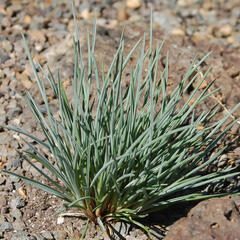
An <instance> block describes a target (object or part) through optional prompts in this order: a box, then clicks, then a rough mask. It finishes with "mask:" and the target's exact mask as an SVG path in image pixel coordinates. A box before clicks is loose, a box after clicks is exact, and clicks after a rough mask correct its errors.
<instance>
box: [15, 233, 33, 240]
mask: <svg viewBox="0 0 240 240" xmlns="http://www.w3.org/2000/svg"><path fill="white" fill-rule="evenodd" d="M28 235H29V234H28V232H26V231H18V232H16V233H14V234H13V236H12V238H11V240H29V237H28Z"/></svg>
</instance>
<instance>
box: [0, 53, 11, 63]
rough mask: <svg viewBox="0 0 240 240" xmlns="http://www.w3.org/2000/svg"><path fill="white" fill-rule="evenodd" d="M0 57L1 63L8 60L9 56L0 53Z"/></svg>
mask: <svg viewBox="0 0 240 240" xmlns="http://www.w3.org/2000/svg"><path fill="white" fill-rule="evenodd" d="M0 59H1V63H2V64H3V63H5V62H6V61H7V60H9V59H10V57H9V56H8V55H1V57H0Z"/></svg>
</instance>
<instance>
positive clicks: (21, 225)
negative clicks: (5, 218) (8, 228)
mask: <svg viewBox="0 0 240 240" xmlns="http://www.w3.org/2000/svg"><path fill="white" fill-rule="evenodd" d="M25 227H26V225H25V223H24V222H23V221H22V219H18V220H16V221H14V222H13V229H14V230H17V231H21V230H23V229H24V228H25Z"/></svg>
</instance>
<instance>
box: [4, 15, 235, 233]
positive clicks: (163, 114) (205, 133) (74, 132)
mask: <svg viewBox="0 0 240 240" xmlns="http://www.w3.org/2000/svg"><path fill="white" fill-rule="evenodd" d="M74 17H75V14H74ZM75 25H76V39H74V40H73V45H74V53H75V67H74V78H73V91H74V94H73V96H71V97H72V98H71V99H69V98H68V97H67V95H66V92H65V89H64V88H63V84H62V81H61V79H60V75H59V74H58V76H57V79H55V78H54V76H53V74H52V73H51V71H50V70H49V69H48V72H46V71H45V70H44V69H43V68H42V66H40V64H39V63H34V62H33V60H32V57H31V54H30V51H29V49H28V46H27V44H26V41H25V38H24V36H23V38H24V42H25V46H26V50H27V54H28V56H29V59H30V62H31V64H32V68H33V71H34V75H35V78H36V80H37V83H38V86H39V89H40V92H41V95H42V98H43V101H44V103H45V106H46V109H47V117H45V116H44V115H43V113H42V112H41V110H40V108H39V106H38V105H37V103H36V102H35V100H34V98H33V97H32V96H31V95H30V93H28V92H27V99H28V103H29V107H30V109H31V111H32V113H33V115H34V117H35V119H36V120H37V122H38V124H39V125H40V127H41V129H42V132H43V133H44V135H45V137H46V141H41V140H40V139H39V138H37V137H36V136H33V135H32V134H30V133H28V132H26V131H25V130H23V129H19V128H15V129H14V130H15V131H17V132H19V133H21V134H23V135H25V136H27V137H30V138H32V139H33V140H34V141H35V142H37V143H38V144H40V145H41V146H42V147H44V148H46V149H47V150H48V151H49V154H52V156H53V159H54V164H53V163H51V161H49V159H48V158H47V157H45V156H44V155H43V154H42V153H41V152H40V151H39V150H38V149H37V148H36V147H35V146H34V145H33V144H32V143H30V142H27V144H28V146H29V147H30V148H31V150H32V151H27V152H26V157H25V159H26V161H28V162H29V164H31V165H32V166H33V167H34V168H36V170H37V171H39V172H40V173H41V175H42V176H43V177H44V178H46V179H47V180H48V182H49V183H50V185H45V184H43V183H41V182H38V181H35V180H33V179H28V178H26V177H24V176H19V175H17V174H15V173H10V172H8V171H5V172H7V173H10V174H13V175H16V176H18V177H20V178H22V179H23V180H25V181H26V182H27V183H30V184H32V185H33V186H36V187H38V188H41V189H42V190H44V191H46V192H48V193H50V194H53V195H55V196H57V197H58V198H61V199H63V200H65V201H66V204H65V206H64V208H63V211H64V210H66V209H68V208H70V207H76V208H79V210H80V211H82V212H83V213H84V214H85V215H86V216H87V218H88V219H89V220H90V221H92V222H94V223H96V224H98V225H99V226H100V227H101V229H102V230H103V231H108V226H109V223H110V222H111V221H114V220H117V221H127V222H132V223H134V224H137V225H139V226H140V227H142V228H144V229H145V230H146V231H148V230H147V228H146V227H144V226H143V225H141V223H140V222H139V221H138V219H139V218H143V217H145V216H147V215H148V214H149V213H152V212H156V211H159V210H161V209H163V208H166V207H168V206H170V205H171V204H175V203H179V202H186V201H193V200H200V199H205V198H210V197H214V196H217V195H214V194H212V195H206V194H205V193H204V192H201V189H202V187H204V186H206V185H207V184H210V183H214V182H217V181H220V180H222V179H224V178H227V177H230V176H235V175H236V174H237V173H233V172H232V170H233V169H232V168H229V169H227V170H224V171H221V172H214V173H208V174H202V173H201V170H202V169H204V168H205V167H206V166H208V165H209V164H210V163H212V162H213V161H214V160H216V159H217V157H218V156H219V155H220V154H221V153H222V152H223V151H224V150H225V148H223V149H221V150H220V151H218V152H217V153H216V154H215V155H213V156H211V157H209V155H210V153H211V151H212V150H213V149H214V147H215V146H216V144H217V143H218V141H219V140H221V139H222V137H223V136H224V135H225V134H226V133H227V131H228V130H229V129H230V128H231V126H232V125H233V124H234V123H232V124H230V125H229V126H228V127H227V128H226V129H225V130H224V131H223V132H220V133H218V132H219V129H220V127H222V125H223V124H224V123H225V121H226V120H227V119H228V117H229V115H228V116H226V117H224V118H223V119H221V120H220V121H217V122H214V123H212V122H213V121H212V118H213V117H214V116H215V114H216V112H217V110H216V106H215V107H214V108H212V109H211V110H209V111H208V112H204V113H202V114H200V115H198V116H196V115H195V114H194V112H195V109H196V106H197V105H199V104H200V103H201V102H203V101H204V100H205V99H206V98H208V97H209V96H210V95H211V94H212V93H214V92H215V90H214V91H212V92H211V91H210V90H209V89H210V86H211V84H210V85H209V86H207V87H206V88H205V89H203V90H202V91H200V90H199V87H200V86H201V84H202V82H203V81H204V79H205V78H206V75H207V73H206V74H205V75H204V76H203V77H202V78H201V80H200V81H199V82H198V84H197V87H196V88H195V89H194V90H193V92H192V93H191V95H190V96H189V98H188V100H187V102H185V104H184V105H183V106H182V107H181V108H178V105H179V102H180V101H181V99H182V97H183V94H184V93H185V92H186V91H187V90H188V88H189V86H191V85H192V83H193V82H194V81H196V80H197V79H198V76H199V74H198V73H196V72H197V69H198V68H199V67H200V65H201V63H202V62H203V61H204V60H205V58H206V57H207V56H206V57H204V58H203V59H202V60H200V61H199V62H197V61H196V59H195V60H194V61H193V63H192V65H191V66H190V67H189V69H188V71H187V73H186V75H185V77H184V78H183V79H182V80H181V82H180V83H179V85H178V86H177V87H176V88H175V89H174V90H173V91H172V92H171V93H170V94H168V93H167V85H168V84H167V81H168V61H166V66H165V69H164V71H162V72H161V73H160V72H159V69H158V68H159V55H160V52H161V48H162V45H157V46H156V48H155V49H154V50H153V47H152V34H151V33H150V44H149V47H148V48H147V47H146V45H145V42H146V41H145V36H144V37H143V39H141V40H139V41H138V42H137V43H136V45H135V46H134V47H133V48H132V50H131V51H130V53H129V54H128V55H127V56H124V37H123V36H122V37H121V40H120V44H119V47H118V50H117V52H116V54H115V56H114V58H113V61H112V64H111V66H110V67H109V70H108V72H107V74H104V71H103V70H99V69H98V65H97V63H96V59H95V56H94V47H95V40H96V24H95V25H94V29H93V36H92V39H90V37H89V36H88V65H87V66H85V64H84V62H83V57H82V52H81V46H80V41H79V33H78V27H77V23H76V17H75ZM151 29H152V26H151ZM136 51H138V60H137V63H136V65H135V66H134V67H132V71H131V81H130V85H129V86H128V87H127V89H123V87H122V84H121V80H122V78H123V72H124V69H125V68H126V67H127V66H128V64H129V60H130V58H131V56H132V54H133V53H134V52H136ZM146 66H147V72H146V73H143V72H144V71H145V67H146ZM38 70H40V71H42V73H43V76H44V77H45V78H46V79H47V80H48V81H49V83H50V85H51V88H52V90H53V93H54V95H55V96H56V98H57V99H58V102H59V108H60V116H59V119H60V120H59V119H56V118H55V117H54V116H53V113H52V112H51V109H50V106H49V102H48V99H47V96H46V91H45V86H44V84H43V80H42V79H40V78H39V76H38ZM93 85H95V86H96V89H97V90H96V95H95V96H94V101H92V100H91V89H92V86H93ZM199 92H200V94H198V93H199ZM193 99H194V102H193V101H192V100H193ZM190 102H191V104H189V103H190ZM237 107H238V106H236V107H235V108H234V109H233V111H234V110H235V109H236V108H237ZM233 111H232V112H233ZM232 112H231V113H232ZM210 122H211V124H210ZM198 126H204V127H203V128H198ZM217 133H218V134H217ZM213 136H215V137H214V138H213ZM28 157H29V158H30V159H36V160H37V161H38V162H40V163H41V164H42V165H43V166H44V167H45V168H46V169H48V170H49V171H50V172H51V173H52V174H53V175H55V177H56V178H57V179H58V180H57V181H55V180H54V179H52V177H50V176H48V175H47V174H46V173H44V171H43V170H40V169H39V168H38V167H37V166H35V165H34V163H32V162H31V161H30V160H29V158H28ZM200 163H201V164H200ZM223 194H224V193H223Z"/></svg>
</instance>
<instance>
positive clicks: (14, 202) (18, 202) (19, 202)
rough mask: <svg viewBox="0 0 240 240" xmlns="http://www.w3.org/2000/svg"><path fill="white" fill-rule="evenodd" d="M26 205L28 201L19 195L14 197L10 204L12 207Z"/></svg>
mask: <svg viewBox="0 0 240 240" xmlns="http://www.w3.org/2000/svg"><path fill="white" fill-rule="evenodd" d="M25 205H26V201H25V199H24V198H22V197H21V196H17V197H16V198H14V199H13V200H12V201H11V203H10V206H11V208H12V209H15V208H22V207H24V206H25Z"/></svg>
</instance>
